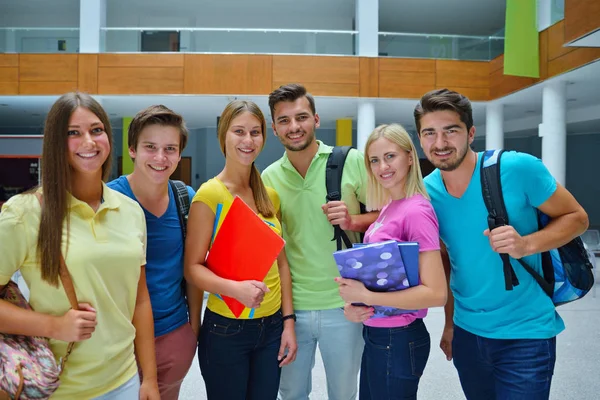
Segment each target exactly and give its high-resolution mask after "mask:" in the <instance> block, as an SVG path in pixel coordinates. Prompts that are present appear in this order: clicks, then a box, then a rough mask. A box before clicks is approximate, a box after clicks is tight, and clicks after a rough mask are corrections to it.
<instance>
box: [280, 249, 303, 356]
mask: <svg viewBox="0 0 600 400" xmlns="http://www.w3.org/2000/svg"><path fill="white" fill-rule="evenodd" d="M277 266H278V268H279V279H280V281H281V311H282V312H283V315H284V316H285V315H290V314H293V313H294V303H293V300H292V274H291V273H290V266H289V264H288V261H287V257H286V255H285V249H282V250H281V253H279V256H278V257H277ZM295 325H296V322H295V321H294V320H293V319H287V320H285V321H284V322H283V334H282V335H281V346H280V348H279V355H278V358H277V360H279V361H281V360H283V361H281V363H280V364H279V366H280V367H283V366H284V365H287V364H289V363H291V362H292V361H294V360H295V359H296V351H297V350H298V345H297V343H296V332H295ZM286 349H287V355H286V356H285V358H284V354H286Z"/></svg>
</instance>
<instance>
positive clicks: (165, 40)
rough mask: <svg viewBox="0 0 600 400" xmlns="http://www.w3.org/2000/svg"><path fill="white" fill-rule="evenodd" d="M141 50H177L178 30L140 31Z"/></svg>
mask: <svg viewBox="0 0 600 400" xmlns="http://www.w3.org/2000/svg"><path fill="white" fill-rule="evenodd" d="M142 51H155V52H163V51H167V52H178V51H179V32H175V31H142Z"/></svg>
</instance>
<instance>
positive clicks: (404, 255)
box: [333, 240, 419, 318]
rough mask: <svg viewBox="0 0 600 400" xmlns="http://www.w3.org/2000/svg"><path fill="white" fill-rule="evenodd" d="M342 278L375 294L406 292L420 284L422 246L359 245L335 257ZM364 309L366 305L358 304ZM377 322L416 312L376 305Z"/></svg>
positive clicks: (385, 243)
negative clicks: (362, 285) (378, 319)
mask: <svg viewBox="0 0 600 400" xmlns="http://www.w3.org/2000/svg"><path fill="white" fill-rule="evenodd" d="M333 257H334V259H335V261H336V264H337V267H338V270H339V271H340V275H341V276H342V277H344V278H348V279H356V280H359V281H361V282H362V283H364V285H365V287H367V289H369V290H371V291H374V292H390V291H396V290H403V289H406V288H408V287H411V286H416V285H418V284H419V244H418V243H416V242H403V243H401V244H399V243H398V242H396V241H395V240H388V241H385V242H379V243H370V244H356V245H355V246H354V247H353V248H351V249H345V250H340V251H336V252H334V253H333ZM356 305H364V304H356ZM373 308H374V310H375V314H374V315H373V318H381V317H386V316H392V315H399V314H405V313H410V312H414V311H416V310H401V309H398V308H394V307H383V306H378V305H373Z"/></svg>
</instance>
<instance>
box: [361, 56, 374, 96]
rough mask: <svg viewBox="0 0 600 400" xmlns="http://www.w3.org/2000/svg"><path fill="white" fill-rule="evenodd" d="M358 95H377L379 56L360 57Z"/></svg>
mask: <svg viewBox="0 0 600 400" xmlns="http://www.w3.org/2000/svg"><path fill="white" fill-rule="evenodd" d="M359 68H360V82H359V96H360V97H379V58H374V57H361V58H360V64H359Z"/></svg>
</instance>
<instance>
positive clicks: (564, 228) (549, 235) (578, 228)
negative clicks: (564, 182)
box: [484, 184, 589, 259]
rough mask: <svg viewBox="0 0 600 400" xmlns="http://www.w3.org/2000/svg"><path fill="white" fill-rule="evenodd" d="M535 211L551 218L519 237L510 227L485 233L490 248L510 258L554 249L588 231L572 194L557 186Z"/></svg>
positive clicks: (582, 213) (583, 215) (580, 209)
mask: <svg viewBox="0 0 600 400" xmlns="http://www.w3.org/2000/svg"><path fill="white" fill-rule="evenodd" d="M538 209H539V210H540V211H542V212H543V213H544V214H546V215H548V216H549V217H550V218H551V221H550V223H549V224H548V225H547V226H545V227H544V228H543V229H541V230H539V231H537V232H534V233H532V234H530V235H526V236H521V235H519V233H518V232H517V231H516V230H515V229H514V228H513V227H512V226H510V225H508V226H502V227H499V228H496V229H494V230H493V231H492V232H490V231H489V230H486V231H485V232H484V234H485V235H486V236H489V239H490V244H491V246H492V249H494V251H495V252H498V253H507V254H509V255H510V256H511V257H513V258H516V259H518V258H522V257H525V256H528V255H532V254H537V253H541V252H544V251H548V250H551V249H555V248H557V247H560V246H562V245H564V244H565V243H568V242H569V241H571V240H573V239H574V238H575V237H577V236H579V235H581V234H582V233H583V232H585V230H586V229H587V228H588V225H589V220H588V216H587V213H586V212H585V210H584V209H583V208H582V207H581V205H580V204H579V203H578V202H577V200H575V198H574V197H573V195H572V194H571V193H570V192H569V191H568V190H567V189H565V188H564V187H563V186H561V185H560V184H557V187H556V190H555V191H554V193H553V194H552V195H551V196H550V198H548V200H546V201H545V202H544V203H542V204H541V205H540V206H539V207H538Z"/></svg>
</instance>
